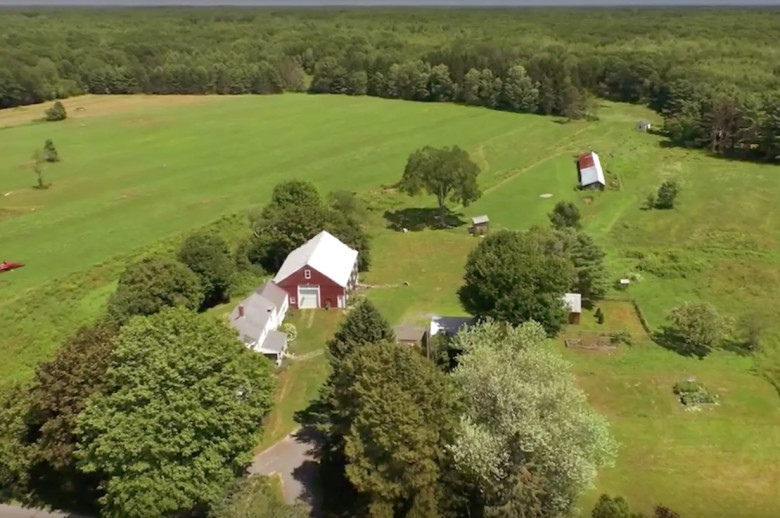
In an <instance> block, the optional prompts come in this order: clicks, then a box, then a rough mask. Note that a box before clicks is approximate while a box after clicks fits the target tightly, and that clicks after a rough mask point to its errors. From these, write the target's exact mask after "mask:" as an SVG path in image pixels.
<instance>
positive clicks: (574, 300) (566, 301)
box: [563, 293, 582, 324]
mask: <svg viewBox="0 0 780 518" xmlns="http://www.w3.org/2000/svg"><path fill="white" fill-rule="evenodd" d="M563 307H564V308H565V309H566V310H567V311H568V312H569V317H568V320H569V323H570V324H579V323H580V315H582V295H580V294H579V293H567V294H565V295H564V296H563Z"/></svg>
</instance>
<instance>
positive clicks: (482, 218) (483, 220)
mask: <svg viewBox="0 0 780 518" xmlns="http://www.w3.org/2000/svg"><path fill="white" fill-rule="evenodd" d="M489 222H490V219H489V218H488V217H487V214H483V215H482V216H474V217H473V218H471V224H472V225H481V224H482V223H489Z"/></svg>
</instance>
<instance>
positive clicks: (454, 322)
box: [430, 316, 474, 336]
mask: <svg viewBox="0 0 780 518" xmlns="http://www.w3.org/2000/svg"><path fill="white" fill-rule="evenodd" d="M473 323H474V318H473V317H438V316H435V317H432V318H431V328H430V335H431V336H434V335H436V334H438V333H444V334H445V335H450V336H452V335H456V334H458V331H460V330H461V329H463V328H464V327H466V328H467V327H469V326H470V325H472V324H473Z"/></svg>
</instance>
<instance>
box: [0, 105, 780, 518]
mask: <svg viewBox="0 0 780 518" xmlns="http://www.w3.org/2000/svg"><path fill="white" fill-rule="evenodd" d="M89 100H90V102H93V103H97V105H96V106H99V105H100V103H107V104H106V105H105V107H103V108H102V110H104V112H103V113H104V114H98V113H95V112H97V111H98V108H94V109H93V116H89V117H87V116H86V113H87V112H89V108H88V109H86V110H84V111H83V112H80V113H82V114H83V115H84V116H83V117H78V118H77V117H74V118H73V119H69V120H67V121H64V122H61V123H30V122H24V121H16V122H15V123H14V124H13V125H11V126H10V127H8V128H6V129H2V130H0V259H8V260H18V261H24V262H26V263H27V266H26V267H25V268H23V269H20V270H17V271H15V272H13V273H10V274H4V275H3V276H1V277H0V314H2V315H3V316H4V320H3V324H2V328H1V329H2V331H0V355H1V356H0V357H2V362H1V363H0V379H3V380H5V381H12V380H24V379H27V378H29V376H30V374H31V372H32V369H33V368H34V365H35V364H36V363H37V362H39V361H41V360H42V359H45V358H47V357H49V356H50V355H51V353H52V351H53V350H54V349H55V348H56V345H57V344H58V343H59V341H61V339H62V338H63V337H65V336H67V335H68V334H69V333H70V332H71V331H72V330H73V329H74V328H75V327H76V326H77V325H79V324H80V323H83V322H85V321H88V320H89V319H90V318H93V317H94V316H95V315H97V314H98V313H99V311H100V309H101V307H102V306H103V304H104V303H105V299H106V297H107V296H108V295H109V294H110V293H111V291H112V290H113V287H114V284H115V281H116V278H117V276H118V274H119V273H120V272H121V269H122V268H123V267H124V264H125V262H126V261H127V260H128V258H131V257H133V256H136V255H137V254H140V253H144V252H145V251H147V250H149V249H157V248H159V249H169V248H170V247H171V246H174V245H175V243H176V242H177V241H178V240H179V239H181V236H183V235H184V234H185V233H187V232H189V231H192V230H194V229H197V228H199V227H201V226H204V225H206V224H208V223H210V222H212V221H214V220H215V219H217V218H219V217H220V216H222V215H225V214H234V213H239V212H241V211H243V210H244V209H247V208H249V207H254V206H259V205H262V204H264V203H265V202H266V201H267V199H268V196H269V194H270V191H271V189H272V188H273V186H274V185H275V184H276V183H277V182H279V181H282V180H285V179H291V178H303V179H308V180H311V181H312V182H314V183H315V184H316V185H317V186H318V187H319V188H320V189H321V190H322V191H323V192H327V191H329V190H333V189H348V190H353V191H357V192H359V193H361V195H362V197H364V198H365V199H366V200H367V202H368V204H369V206H371V207H373V208H374V209H375V210H374V211H373V213H372V217H371V219H372V234H373V242H372V243H373V250H372V254H373V266H372V268H371V271H370V272H368V273H366V274H365V275H364V276H363V280H364V281H365V282H366V283H367V284H370V285H373V286H375V287H374V288H371V289H369V290H367V292H366V293H367V296H368V297H370V298H371V299H372V300H374V301H375V302H376V303H377V305H378V306H379V307H380V309H381V310H382V311H383V313H384V314H385V315H386V316H387V317H388V319H389V320H391V322H392V323H393V324H396V323H400V322H424V321H425V320H426V319H427V318H428V316H429V315H430V314H432V313H435V314H458V313H462V311H463V310H462V309H461V308H460V306H459V303H458V299H457V288H458V287H459V286H460V283H461V277H462V271H463V265H464V263H465V257H466V255H467V254H468V252H469V251H470V250H471V249H472V248H473V247H474V246H475V245H476V243H477V242H478V239H476V238H472V237H470V236H469V235H468V234H467V233H466V230H465V227H463V226H461V227H458V228H454V229H449V230H444V231H442V230H430V229H422V230H419V231H418V230H412V231H410V232H407V233H404V232H399V231H394V230H391V229H390V228H387V225H386V221H385V218H384V217H383V216H384V213H385V211H389V212H394V211H395V212H397V211H403V210H404V209H418V208H423V209H424V208H431V207H433V200H432V199H429V198H427V197H420V198H414V199H413V198H408V197H406V196H404V195H402V194H399V193H397V192H394V190H393V189H390V188H388V187H389V186H391V185H392V184H393V183H394V182H396V181H397V180H398V179H399V178H400V175H401V173H402V171H403V167H404V163H405V160H406V157H407V156H408V155H409V153H410V152H412V151H413V150H415V149H416V148H418V147H420V146H423V145H428V144H429V145H435V146H441V145H455V144H457V145H460V146H461V147H464V148H465V149H467V150H468V151H469V152H470V153H471V155H472V157H473V158H474V160H475V161H477V163H479V165H480V166H481V167H482V169H483V173H482V175H481V178H480V185H481V188H482V190H483V192H484V195H483V197H482V198H481V199H480V200H479V201H478V202H476V203H474V204H473V205H471V206H470V207H466V208H462V207H453V209H454V210H456V212H457V211H459V212H461V213H462V215H463V219H464V220H465V219H467V217H469V216H473V215H476V214H482V213H487V214H489V216H490V218H491V222H492V225H493V227H492V228H493V229H498V228H510V229H523V228H528V227H529V226H531V225H534V224H546V213H547V212H549V210H550V209H551V208H552V207H553V205H554V204H555V203H556V202H557V201H559V200H564V199H565V200H573V201H575V202H576V203H577V204H578V205H579V207H580V209H581V211H582V213H583V219H584V226H585V229H586V231H588V232H589V233H591V234H593V235H594V236H595V237H596V238H597V240H598V242H599V243H600V244H601V245H602V246H603V247H604V248H605V250H606V251H607V253H608V257H607V259H608V266H609V269H610V275H611V277H612V279H614V280H617V279H618V278H620V277H622V276H624V275H626V274H627V273H628V272H632V271H638V268H639V267H640V266H641V267H642V268H643V271H642V280H641V282H639V283H636V284H635V285H633V286H632V287H631V288H630V289H629V290H628V291H627V292H626V293H623V294H621V296H623V297H631V298H634V299H635V300H636V301H637V303H638V305H639V306H640V308H641V310H642V313H643V315H644V316H645V318H646V320H647V322H648V323H649V324H650V326H651V327H652V328H654V329H657V328H658V327H660V326H661V325H663V324H664V317H665V315H666V313H667V312H668V311H669V309H671V308H672V307H673V306H674V305H675V304H678V303H680V302H683V301H686V300H691V301H694V300H696V301H698V300H706V301H710V302H712V303H713V304H715V305H716V306H717V307H718V308H719V309H720V310H721V311H722V312H723V313H724V314H726V315H729V316H730V317H733V318H735V319H737V318H739V317H741V316H742V315H744V314H746V313H748V312H756V313H759V314H761V315H763V316H764V317H765V318H766V320H767V321H768V322H769V327H768V329H767V330H766V332H765V334H764V350H765V352H764V353H762V354H760V355H758V356H754V357H751V356H747V357H743V356H738V355H736V354H733V353H727V352H718V353H715V354H712V355H710V356H709V357H707V358H705V359H703V360H698V359H692V358H685V357H682V356H679V355H678V354H676V353H675V352H672V351H667V350H665V349H663V348H661V347H660V346H658V345H656V344H654V343H652V342H651V341H650V340H649V338H648V337H647V336H646V335H643V334H642V331H641V329H640V327H641V326H637V324H636V315H634V314H633V313H632V306H630V304H629V303H623V302H619V301H618V302H614V301H611V302H609V303H606V304H605V305H604V311H605V314H606V323H605V324H604V326H606V327H605V329H607V330H618V329H621V328H622V327H624V326H625V327H630V328H631V331H632V333H634V332H635V333H636V336H637V338H636V339H635V340H634V344H633V345H631V346H623V347H621V348H620V349H619V350H618V351H617V352H603V351H597V352H589V351H572V350H567V349H564V348H563V346H562V343H561V341H560V340H556V341H555V342H554V343H553V344H552V345H551V346H552V347H559V348H560V349H561V351H562V353H563V354H565V355H566V356H567V358H569V359H570V361H571V362H572V364H573V366H574V370H575V372H576V374H577V376H578V380H579V382H580V384H581V385H582V387H583V388H584V389H585V390H586V391H587V393H588V395H589V397H590V400H591V401H592V403H593V404H594V406H595V407H596V408H597V409H598V410H599V411H601V412H603V413H604V414H605V415H607V416H608V418H609V419H610V421H611V422H612V424H613V429H614V433H615V435H616V436H617V438H618V440H619V441H620V442H621V449H620V454H619V458H618V461H617V464H616V466H615V467H614V468H610V469H607V470H604V471H603V472H602V473H601V474H600V476H599V480H598V487H597V488H596V489H595V490H594V491H592V492H589V493H588V494H587V495H586V496H585V497H584V499H583V510H584V511H588V508H589V506H590V505H591V504H592V502H593V501H594V500H595V498H596V497H597V496H598V494H599V493H600V492H610V493H613V494H622V495H624V496H625V497H627V498H628V499H629V501H630V502H631V503H632V505H634V506H635V507H637V508H638V509H640V510H645V511H647V510H649V509H650V507H651V506H652V505H653V504H655V503H659V502H663V503H665V504H667V505H669V506H670V507H672V508H673V509H675V510H677V511H678V512H680V513H681V514H682V515H683V516H685V517H694V518H695V517H700V516H701V517H704V516H706V517H708V518H720V517H723V518H726V517H732V516H745V517H756V518H764V517H766V518H769V517H774V516H778V515H780V498H778V496H777V487H780V426H778V423H780V399H778V393H777V391H776V390H775V388H774V387H773V386H772V385H771V384H770V382H769V381H768V379H769V378H770V377H771V375H772V372H773V369H774V372H775V376H776V377H775V378H774V379H777V372H778V371H777V369H778V365H780V361H779V359H780V356H779V355H778V350H779V349H780V326H778V324H777V323H776V322H779V321H780V306H779V305H778V304H777V303H776V293H777V287H778V286H780V247H779V246H778V245H779V244H780V214H779V213H778V208H777V207H778V204H777V201H776V200H777V199H778V198H780V175H778V169H777V167H774V166H769V165H757V164H749V163H744V162H734V161H727V160H722V159H717V158H711V157H708V156H707V155H706V154H704V153H702V152H698V151H690V150H682V149H675V148H669V147H666V146H664V141H663V138H662V137H659V136H655V135H649V134H642V133H638V132H636V131H634V129H633V127H634V123H635V122H636V120H637V119H640V118H649V119H650V120H652V121H654V122H659V121H658V120H657V119H656V118H654V115H653V114H652V113H650V112H647V111H646V110H645V109H643V108H640V107H635V106H625V105H616V104H611V103H603V106H602V107H601V110H600V120H599V121H595V122H585V121H577V122H572V123H563V121H559V120H557V119H555V118H546V117H540V116H533V115H517V114H510V113H500V112H495V111H489V110H483V109H478V108H468V107H461V106H454V105H447V104H421V103H409V102H403V101H388V100H381V99H375V98H350V97H331V96H307V95H282V96H269V97H224V98H193V99H192V100H191V102H189V103H187V104H183V103H182V102H177V99H176V98H171V99H170V103H166V98H165V97H162V98H150V99H148V100H146V101H144V103H147V104H144V103H141V102H140V101H138V100H136V99H132V98H130V99H128V98H119V99H113V98H108V97H106V98H99V99H95V98H90V99H89ZM72 102H75V103H78V102H79V100H72ZM84 102H86V101H84ZM112 102H114V103H117V104H116V105H115V106H110V105H111V103H112ZM122 103H125V106H126V107H125V108H124V109H123V108H121V107H118V106H120V105H122ZM76 105H77V104H76ZM36 108H37V109H40V110H41V112H42V107H30V108H28V109H29V110H34V109H36ZM0 115H2V114H0ZM25 120H27V119H25ZM2 125H3V124H2V123H1V122H0V126H2ZM46 139H52V140H53V141H54V143H55V145H56V146H57V149H58V150H59V152H60V155H61V157H62V159H63V160H62V162H61V163H58V164H55V165H51V166H48V167H47V168H46V171H45V175H46V181H47V182H51V183H52V186H51V188H50V189H48V190H44V191H39V190H34V189H32V188H31V185H33V183H34V176H33V173H32V170H31V168H30V166H29V159H30V156H31V155H32V152H33V150H34V149H35V148H36V147H39V146H42V145H43V142H44V141H45V140H46ZM588 149H593V150H596V151H598V152H599V153H600V155H601V157H602V161H603V162H604V164H605V168H606V169H607V171H608V175H609V177H610V178H612V179H613V183H614V185H615V186H616V188H615V189H614V190H608V191H606V192H604V193H595V194H593V193H581V192H579V191H577V190H576V189H575V188H574V186H575V180H576V175H575V171H574V168H573V156H574V155H575V154H576V153H578V152H581V151H584V150H588ZM666 178H675V179H677V181H678V182H679V183H680V186H681V195H680V197H679V199H678V202H679V203H678V208H676V209H675V210H672V211H644V210H641V207H642V204H643V202H644V199H645V196H646V194H647V193H648V192H649V191H651V190H654V189H655V188H657V186H658V185H659V184H660V182H661V181H662V180H663V179H666ZM617 186H619V188H617ZM542 194H550V195H552V196H550V197H544V198H543V197H540V195H542ZM236 221H238V223H235V222H236ZM231 224H234V225H235V224H240V218H239V219H237V220H235V221H234V222H233V223H231ZM613 295H614V294H613ZM295 318H296V323H298V326H299V328H300V327H301V326H302V325H303V326H305V325H306V324H305V323H306V322H309V319H306V317H305V315H296V317H295ZM321 320H322V319H320V318H319V317H318V318H316V319H313V320H312V327H311V328H308V327H307V328H306V329H307V330H306V331H304V332H303V333H302V340H301V345H300V347H302V350H301V352H303V351H304V350H305V351H306V352H312V351H315V350H317V347H320V348H321V347H322V346H323V344H322V343H320V342H322V341H323V340H324V336H325V335H326V334H328V333H330V332H332V331H331V330H332V329H333V328H335V325H336V322H335V321H334V320H333V319H332V318H326V319H324V320H322V322H321ZM323 322H324V323H323ZM322 326H325V327H326V328H327V330H328V333H320V332H319V331H318V330H319V329H320V328H321V327H322ZM582 328H583V329H596V328H598V325H597V324H595V323H594V322H593V319H592V315H585V317H584V319H583V325H582ZM569 331H571V332H573V330H569ZM569 331H567V332H569ZM314 342H318V343H314ZM315 362H316V363H314V364H313V365H317V373H316V375H314V376H311V377H302V376H301V375H300V374H297V375H296V374H295V372H296V370H297V371H299V372H300V371H301V369H304V368H305V366H306V363H305V362H299V363H297V364H291V365H289V366H288V367H287V371H285V373H282V377H283V378H282V379H283V380H286V379H289V380H290V383H289V384H288V385H284V384H283V385H282V386H287V387H288V389H286V390H287V391H288V392H285V393H284V394H281V396H282V397H280V400H281V402H282V403H281V404H280V411H277V412H276V414H275V415H274V416H272V419H271V422H272V424H273V431H271V432H269V433H268V434H267V436H266V439H267V440H268V439H269V438H274V437H278V436H280V435H281V434H283V432H284V431H285V429H287V428H290V427H291V426H293V422H292V420H291V416H292V415H293V414H294V411H295V410H296V409H300V408H303V407H304V406H305V404H306V402H307V399H308V398H310V397H312V396H313V394H314V393H315V390H314V389H313V387H314V386H316V379H318V378H319V379H323V378H324V376H325V375H326V372H327V370H326V369H324V368H323V367H322V364H321V362H320V361H319V360H315ZM285 376H286V377H285ZM689 376H696V377H697V378H698V379H699V380H701V381H702V382H703V383H704V384H705V385H707V386H708V387H709V388H711V389H712V390H714V391H715V392H716V393H718V394H719V395H720V396H721V405H720V406H718V407H715V408H711V409H707V410H704V411H702V412H685V411H684V410H683V409H682V408H681V406H680V405H679V404H678V403H677V402H676V400H675V397H674V396H673V394H672V393H671V388H672V385H673V383H674V382H676V381H679V380H683V379H685V378H687V377H689ZM304 378H305V379H304ZM301 380H302V381H301ZM296 386H301V387H303V388H301V389H300V390H301V393H305V394H306V396H305V397H301V396H300V394H299V393H298V392H296V391H297V389H295V388H293V389H290V388H289V387H296ZM280 390H281V389H280ZM290 390H292V392H295V394H292V396H287V394H291V392H289V391H290ZM277 423H278V424H277ZM585 514H587V512H585Z"/></svg>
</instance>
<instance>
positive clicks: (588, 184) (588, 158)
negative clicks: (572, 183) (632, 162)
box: [577, 152, 607, 189]
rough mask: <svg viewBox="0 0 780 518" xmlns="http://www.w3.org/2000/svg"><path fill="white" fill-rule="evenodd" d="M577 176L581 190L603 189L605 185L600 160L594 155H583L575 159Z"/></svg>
mask: <svg viewBox="0 0 780 518" xmlns="http://www.w3.org/2000/svg"><path fill="white" fill-rule="evenodd" d="M577 175H578V177H579V181H580V188H581V189H593V188H597V189H603V188H604V187H605V186H606V185H607V181H606V180H605V179H604V170H603V169H602V168H601V160H599V156H598V155H597V154H596V153H592V152H591V153H583V154H582V155H580V156H579V157H577Z"/></svg>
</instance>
